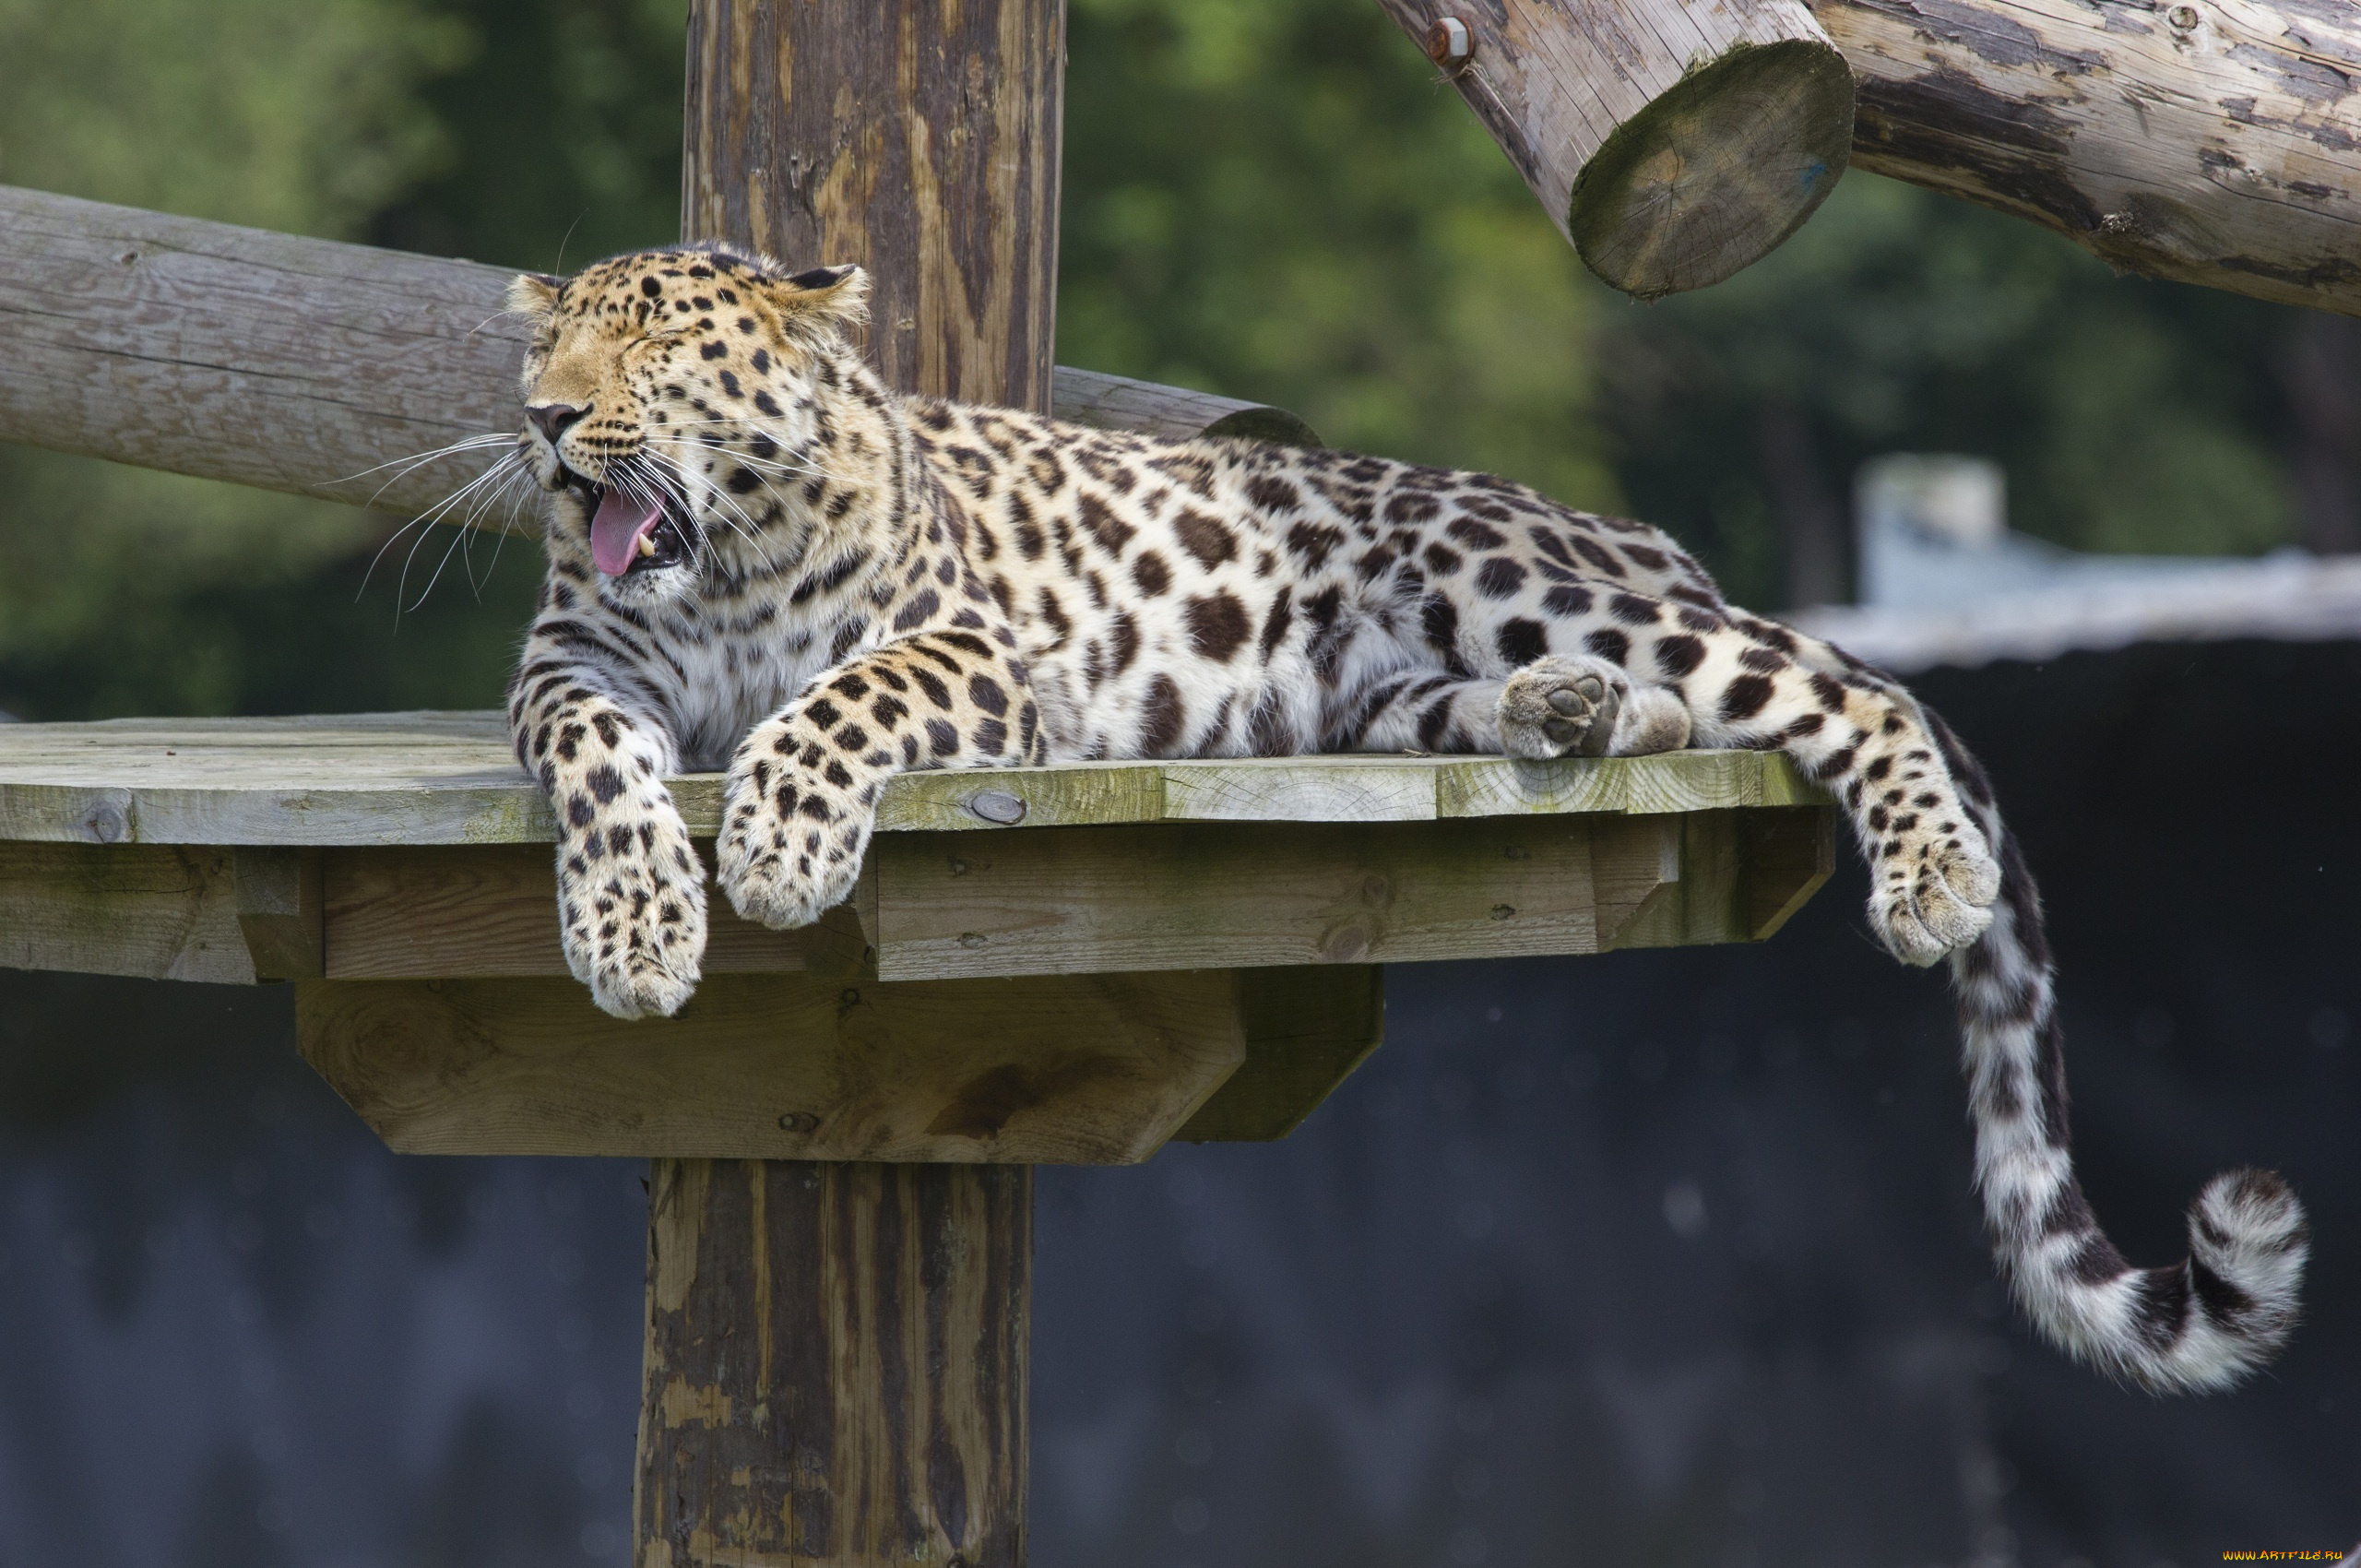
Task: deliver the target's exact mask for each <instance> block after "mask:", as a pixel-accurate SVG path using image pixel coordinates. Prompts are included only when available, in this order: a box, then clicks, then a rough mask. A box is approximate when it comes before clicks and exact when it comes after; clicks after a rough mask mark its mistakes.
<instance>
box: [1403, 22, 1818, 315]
mask: <svg viewBox="0 0 2361 1568" xmlns="http://www.w3.org/2000/svg"><path fill="white" fill-rule="evenodd" d="M1379 3H1380V4H1381V5H1382V6H1384V7H1385V10H1386V13H1387V14H1388V15H1389V16H1391V17H1392V18H1394V21H1395V22H1397V23H1399V24H1400V25H1401V27H1402V29H1403V30H1404V31H1406V32H1407V33H1408V34H1409V35H1410V36H1411V37H1412V38H1413V39H1416V40H1418V42H1419V45H1420V47H1421V48H1424V49H1426V50H1427V51H1428V53H1429V55H1430V57H1431V58H1433V59H1434V60H1435V62H1436V64H1437V65H1439V66H1441V67H1442V71H1443V73H1444V75H1445V77H1447V78H1448V79H1449V80H1450V81H1451V83H1452V85H1453V86H1454V87H1456V88H1457V89H1459V93H1460V96H1461V97H1463V98H1465V100H1466V101H1467V105H1468V107H1469V108H1470V109H1472V110H1474V111H1475V112H1476V117H1477V119H1479V120H1481V121H1482V122H1483V123H1484V126H1485V128H1486V129H1487V130H1489V131H1490V132H1491V134H1492V138H1493V139H1494V140H1495V141H1497V142H1499V143H1500V144H1501V149H1502V150H1503V151H1505V152H1506V153H1507V154H1508V155H1509V161H1510V162H1511V163H1513V164H1514V165H1515V166H1516V170H1517V172H1518V173H1520V174H1522V175H1524V176H1525V184H1527V185H1528V186H1530V187H1531V188H1532V190H1533V194H1534V195H1535V196H1537V197H1539V198H1540V201H1541V205H1542V206H1543V207H1544V208H1547V209H1548V213H1549V216H1550V218H1551V219H1552V220H1554V221H1555V222H1556V223H1557V225H1558V227H1559V228H1560V230H1561V231H1563V232H1564V233H1565V235H1566V237H1567V238H1568V239H1570V240H1572V242H1573V245H1574V249H1575V250H1576V251H1577V252H1578V253H1580V255H1582V258H1583V261H1584V264H1586V265H1587V266H1588V267H1590V269H1591V270H1592V271H1593V272H1596V274H1598V276H1599V277H1601V278H1603V279H1606V280H1607V281H1608V283H1611V284H1613V285H1614V286H1615V287H1616V288H1618V289H1620V290H1622V291H1624V292H1625V293H1627V294H1631V295H1634V296H1636V297H1638V298H1640V299H1643V300H1651V299H1655V298H1657V297H1658V296H1660V295H1664V294H1670V293H1677V292H1679V291H1681V290H1684V289H1702V288H1703V287H1704V286H1705V285H1707V284H1709V283H1718V282H1720V281H1721V280H1722V279H1725V278H1727V277H1728V276H1730V274H1732V273H1734V272H1736V271H1738V269H1739V268H1741V267H1746V266H1749V265H1750V264H1751V263H1752V262H1754V261H1756V260H1757V259H1759V258H1760V257H1762V255H1765V254H1767V253H1768V252H1770V251H1771V250H1773V249H1774V248H1775V247H1776V246H1777V245H1778V244H1779V243H1780V242H1781V241H1783V240H1785V239H1786V237H1787V236H1788V235H1789V234H1792V233H1793V232H1795V231H1796V229H1797V226H1798V225H1800V224H1801V223H1802V222H1803V221H1804V220H1805V219H1807V218H1809V216H1811V213H1812V209H1813V208H1817V207H1818V206H1819V205H1820V204H1821V201H1822V200H1824V199H1825V198H1826V197H1827V196H1828V193H1829V192H1830V191H1831V190H1833V189H1834V188H1835V184H1836V181H1837V179H1838V177H1839V176H1841V175H1842V174H1843V173H1844V172H1845V161H1846V158H1847V156H1848V153H1849V149H1850V148H1851V145H1852V137H1853V77H1852V73H1851V72H1850V71H1849V70H1848V69H1847V68H1846V66H1845V60H1844V57H1843V56H1842V55H1840V54H1839V53H1837V52H1836V49H1835V47H1834V46H1833V45H1832V44H1831V43H1830V42H1829V40H1828V36H1827V35H1826V34H1825V33H1823V32H1822V31H1821V28H1820V26H1819V24H1818V23H1816V22H1814V21H1813V19H1812V17H1811V13H1810V12H1809V10H1808V9H1807V8H1806V7H1805V6H1804V5H1803V3H1802V0H1718V3H1714V4H1706V3H1703V0H1698V3H1687V4H1684V3H1683V0H1379Z"/></svg>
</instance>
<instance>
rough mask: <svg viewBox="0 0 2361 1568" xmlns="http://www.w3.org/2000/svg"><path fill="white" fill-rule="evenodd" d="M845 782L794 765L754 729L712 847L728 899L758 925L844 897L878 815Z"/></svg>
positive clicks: (800, 921)
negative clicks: (840, 782)
mask: <svg viewBox="0 0 2361 1568" xmlns="http://www.w3.org/2000/svg"><path fill="white" fill-rule="evenodd" d="M767 728H769V727H768V726H765V729H767ZM850 790H851V786H850V785H849V784H846V785H838V784H836V782H835V781H834V780H832V779H830V778H827V777H826V776H825V773H816V774H815V773H813V772H810V771H808V770H805V769H802V768H800V767H798V766H795V765H794V763H793V761H792V760H791V759H790V758H789V757H783V756H782V755H781V754H780V753H779V751H778V749H777V747H776V746H775V745H773V744H770V743H767V742H765V736H764V731H763V730H757V731H755V732H754V735H753V738H751V739H750V740H749V741H748V742H747V743H746V745H745V746H744V747H743V748H742V749H741V750H740V752H739V754H738V760H737V762H736V763H735V764H734V765H733V766H731V768H730V779H729V782H728V784H727V785H726V786H725V787H724V789H723V791H722V804H721V824H722V826H721V837H720V840H719V842H718V844H717V845H716V846H715V854H716V857H717V858H718V861H720V865H719V868H718V871H719V876H720V881H721V890H722V891H723V892H724V893H726V894H728V895H729V897H730V907H731V908H733V909H736V910H737V911H738V913H739V914H740V915H741V916H742V917H743V918H744V919H746V920H749V921H753V922H754V923H755V924H757V925H765V926H768V927H770V928H771V929H772V930H773V931H791V930H793V929H795V928H796V927H798V926H806V925H810V924H811V923H812V922H813V921H816V920H818V919H819V918H820V916H821V914H822V913H823V912H824V911H825V910H827V909H833V908H835V907H836V905H838V904H841V903H843V902H844V901H845V900H846V899H847V898H848V897H851V896H852V890H853V886H854V885H855V884H856V883H858V882H859V881H860V862H861V857H862V856H863V855H864V854H866V853H867V852H868V849H869V836H870V833H871V830H872V828H873V827H874V826H875V824H876V820H877V817H876V811H875V808H874V807H873V806H872V805H871V804H870V803H869V802H868V801H867V800H865V799H863V798H860V797H858V796H855V795H854V794H852V793H851V792H850Z"/></svg>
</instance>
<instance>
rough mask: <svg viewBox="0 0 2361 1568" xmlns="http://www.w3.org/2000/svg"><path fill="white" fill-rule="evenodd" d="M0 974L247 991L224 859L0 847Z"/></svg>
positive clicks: (78, 847)
mask: <svg viewBox="0 0 2361 1568" xmlns="http://www.w3.org/2000/svg"><path fill="white" fill-rule="evenodd" d="M0 967H6V968H12V969H64V970H68V971H72V972H76V973H80V974H91V975H130V976H133V977H136V978H137V979H140V980H208V981H212V982H215V983H218V984H224V985H252V984H253V983H254V980H255V967H254V961H253V959H251V958H250V957H249V956H247V953H246V941H245V935H244V933H243V932H242V931H241V930H240V929H239V925H238V909H237V894H236V885H235V876H234V873H232V871H231V857H230V851H229V850H227V849H199V848H180V847H153V848H151V847H148V846H144V845H123V846H100V845H86V844H11V843H4V842H0Z"/></svg>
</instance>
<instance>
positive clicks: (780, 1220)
mask: <svg viewBox="0 0 2361 1568" xmlns="http://www.w3.org/2000/svg"><path fill="white" fill-rule="evenodd" d="M649 1174H650V1182H651V1187H650V1192H649V1194H648V1197H649V1203H648V1227H647V1274H648V1286H649V1289H648V1308H647V1355H646V1366H647V1378H646V1382H645V1385H644V1386H645V1393H644V1395H643V1397H642V1402H641V1407H640V1423H639V1464H638V1468H637V1472H636V1477H635V1487H634V1493H633V1513H634V1515H635V1518H634V1526H635V1536H636V1538H637V1540H638V1550H637V1553H636V1558H635V1561H636V1563H637V1565H638V1568H676V1565H680V1568H685V1565H687V1564H693V1563H694V1564H708V1563H710V1564H729V1565H730V1568H737V1565H740V1564H745V1565H750V1568H751V1565H755V1564H760V1565H763V1568H805V1565H811V1568H819V1565H821V1564H826V1565H828V1568H910V1565H911V1564H914V1563H918V1564H930V1565H948V1564H962V1565H966V1568H1019V1565H1021V1564H1022V1563H1023V1562H1024V1561H1025V1522H1024V1521H1025V1474H1026V1463H1025V1453H1026V1397H1025V1395H1026V1376H1027V1367H1026V1351H1027V1346H1026V1340H1027V1325H1028V1317H1029V1313H1030V1311H1031V1304H1032V1294H1031V1292H1032V1257H1033V1218H1032V1217H1033V1173H1032V1171H1031V1170H1030V1169H1029V1168H1027V1167H1025V1166H991V1167H979V1166H941V1165H936V1166H926V1165H875V1164H861V1165H847V1164H810V1163H803V1162H789V1161H777V1160H681V1159H659V1160H658V1161H657V1162H656V1163H655V1166H654V1168H653V1169H652V1170H651V1171H650V1173H649Z"/></svg>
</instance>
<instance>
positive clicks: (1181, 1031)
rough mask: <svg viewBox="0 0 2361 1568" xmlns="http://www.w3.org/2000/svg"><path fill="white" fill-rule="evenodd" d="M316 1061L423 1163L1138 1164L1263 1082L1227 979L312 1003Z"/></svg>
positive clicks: (455, 995) (803, 985)
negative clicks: (1236, 1075)
mask: <svg viewBox="0 0 2361 1568" xmlns="http://www.w3.org/2000/svg"><path fill="white" fill-rule="evenodd" d="M296 1030H297V1040H298V1043H299V1044H300V1045H301V1047H302V1049H303V1056H304V1059H305V1060H306V1061H308V1062H310V1063H312V1065H313V1066H314V1068H316V1069H317V1070H318V1071H319V1074H320V1075H321V1076H322V1077H324V1078H326V1080H327V1081H328V1083H329V1084H330V1085H331V1086H333V1087H335V1089H336V1091H337V1092H338V1094H340V1095H342V1096H343V1097H344V1099H345V1101H346V1102H347V1103H348V1104H350V1106H351V1107H352V1108H353V1110H354V1111H357V1112H359V1114H360V1116H361V1118H362V1121H364V1122H366V1123H369V1125H370V1126H371V1127H372V1128H373V1129H374V1130H375V1131H376V1133H377V1134H378V1135H379V1136H380V1137H382V1138H384V1139H385V1140H386V1143H387V1144H388V1145H389V1146H392V1147H394V1148H395V1149H397V1150H399V1151H401V1152H402V1153H405V1154H552V1155H642V1156H656V1155H665V1156H683V1157H688V1156H694V1157H702V1158H767V1159H877V1160H944V1161H952V1162H955V1163H973V1162H983V1161H989V1162H999V1163H1006V1162H1011V1161H1015V1162H1045V1163H1053V1164H1080V1165H1122V1164H1130V1163H1133V1162H1135V1161H1138V1160H1142V1159H1145V1158H1147V1157H1148V1156H1149V1155H1151V1154H1153V1153H1155V1152H1156V1150H1157V1148H1158V1147H1160V1146H1162V1145H1163V1144H1164V1142H1165V1140H1166V1139H1167V1138H1169V1137H1170V1136H1171V1135H1172V1134H1173V1132H1174V1131H1175V1130H1176V1129H1178V1128H1179V1127H1180V1126H1181V1125H1182V1124H1183V1123H1186V1122H1187V1121H1188V1120H1189V1119H1190V1117H1192V1115H1194V1114H1195V1113H1196V1111H1197V1110H1198V1108H1199V1107H1200V1106H1201V1105H1203V1104H1204V1101H1205V1099H1206V1098H1207V1097H1208V1096H1210V1095H1211V1094H1212V1093H1213V1092H1214V1091H1215V1090H1216V1088H1217V1087H1220V1085H1221V1083H1222V1082H1223V1080H1224V1079H1226V1078H1228V1076H1229V1075H1230V1074H1231V1072H1232V1070H1233V1069H1235V1068H1236V1067H1237V1065H1238V1064H1239V1063H1240V1062H1242V1061H1243V1060H1245V1056H1246V1039H1245V1034H1244V1032H1243V1025H1242V1024H1241V1022H1240V1010H1239V1000H1238V982H1237V980H1236V979H1235V977H1233V976H1231V975H1229V974H1228V973H1225V972H1223V971H1220V970H1207V971H1188V972H1181V973H1170V974H1156V975H1084V976H1074V977H1057V978H1051V979H1037V980H1021V981H1005V980H942V981H929V982H923V983H919V984H915V985H893V984H884V983H880V982H878V981H876V980H846V979H843V978H836V979H830V978H826V977H823V976H818V975H811V974H783V975H723V976H717V977H713V978H710V979H708V980H706V982H705V983H704V985H702V986H701V987H699V988H698V992H697V994H696V996H695V998H694V1000H692V1001H691V1002H690V1003H689V1004H688V1005H687V1006H686V1007H684V1008H683V1009H682V1011H681V1013H680V1015H679V1016H677V1017H673V1018H669V1019H655V1020H648V1021H644V1022H640V1023H630V1024H627V1023H623V1022H620V1021H618V1020H616V1019H613V1018H611V1017H609V1016H606V1015H605V1014H603V1013H601V1012H599V1010H598V1009H597V1008H596V1007H594V1006H592V1005H591V1004H590V1000H589V998H588V996H587V994H586V993H585V992H583V990H582V988H581V987H580V986H579V985H577V984H575V982H574V981H572V980H392V981H383V980H350V981H346V980H327V981H318V982H310V983H306V984H304V985H303V986H302V987H301V989H300V990H299V991H298V992H297V1001H296Z"/></svg>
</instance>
